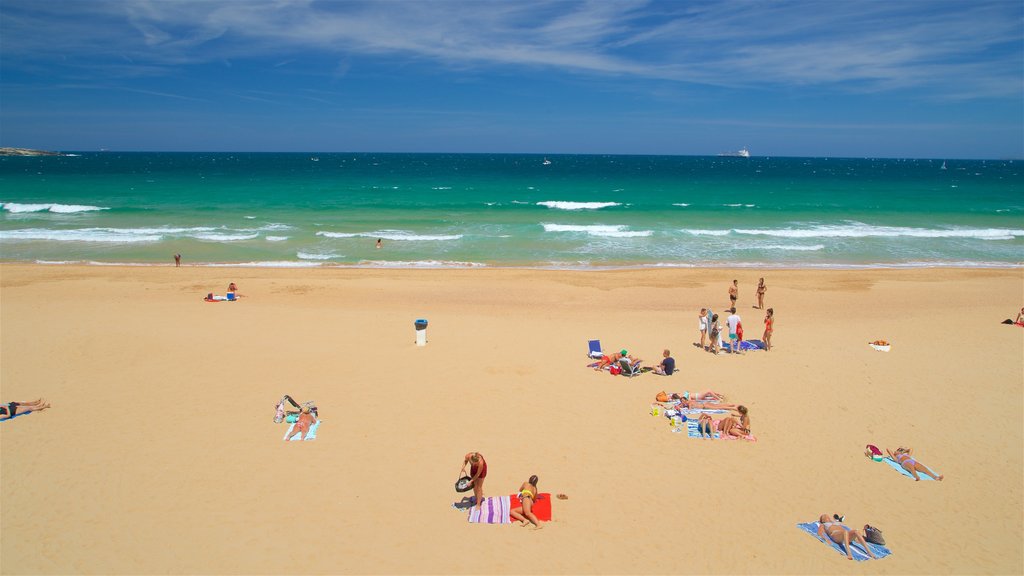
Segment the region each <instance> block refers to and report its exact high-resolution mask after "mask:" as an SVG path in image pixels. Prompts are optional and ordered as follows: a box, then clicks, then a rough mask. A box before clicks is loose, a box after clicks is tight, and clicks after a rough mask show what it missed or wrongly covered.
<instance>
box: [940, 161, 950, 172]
mask: <svg viewBox="0 0 1024 576" xmlns="http://www.w3.org/2000/svg"><path fill="white" fill-rule="evenodd" d="M939 170H949V168H946V161H945V160H943V161H942V168H939Z"/></svg>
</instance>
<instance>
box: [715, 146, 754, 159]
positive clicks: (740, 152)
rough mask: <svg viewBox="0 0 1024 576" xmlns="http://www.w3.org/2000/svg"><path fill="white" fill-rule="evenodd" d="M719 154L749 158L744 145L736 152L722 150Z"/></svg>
mask: <svg viewBox="0 0 1024 576" xmlns="http://www.w3.org/2000/svg"><path fill="white" fill-rule="evenodd" d="M719 156H727V157H729V158H750V151H749V150H747V149H746V147H744V148H741V149H740V150H737V151H736V152H722V153H721V154H719Z"/></svg>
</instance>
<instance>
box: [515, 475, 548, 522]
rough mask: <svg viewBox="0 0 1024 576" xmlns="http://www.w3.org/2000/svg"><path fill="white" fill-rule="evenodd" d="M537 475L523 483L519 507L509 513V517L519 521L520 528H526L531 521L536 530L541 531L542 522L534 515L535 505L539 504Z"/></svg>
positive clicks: (520, 488)
mask: <svg viewBox="0 0 1024 576" xmlns="http://www.w3.org/2000/svg"><path fill="white" fill-rule="evenodd" d="M537 494H538V492H537V475H536V474H534V475H533V476H530V479H529V480H527V481H526V482H523V484H522V486H520V487H519V506H518V507H516V508H513V509H512V511H511V512H509V513H508V515H509V516H511V517H512V518H515V519H516V520H518V521H519V525H520V526H526V521H527V520H529V521H530V523H531V524H533V525H534V528H535V529H536V530H540V528H541V526H540V522H539V521H538V520H537V516H536V515H535V514H534V513H533V505H534V503H535V502H537Z"/></svg>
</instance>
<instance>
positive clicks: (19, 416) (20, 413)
mask: <svg viewBox="0 0 1024 576" xmlns="http://www.w3.org/2000/svg"><path fill="white" fill-rule="evenodd" d="M29 414H31V412H18V413H17V414H15V415H14V416H11V417H10V418H4V419H3V420H0V422H8V421H11V420H14V419H15V418H21V417H22V416H28V415H29Z"/></svg>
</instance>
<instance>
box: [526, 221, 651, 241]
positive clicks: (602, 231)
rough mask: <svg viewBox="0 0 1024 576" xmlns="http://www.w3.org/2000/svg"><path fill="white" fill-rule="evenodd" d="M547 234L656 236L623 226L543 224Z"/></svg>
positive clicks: (617, 236)
mask: <svg viewBox="0 0 1024 576" xmlns="http://www.w3.org/2000/svg"><path fill="white" fill-rule="evenodd" d="M541 226H543V227H544V231H545V232H584V233H586V234H589V235H591V236H605V237H610V238H639V237H644V236H650V235H652V234H654V232H653V231H651V230H627V228H628V226H624V225H622V224H615V225H608V224H589V225H576V224H541Z"/></svg>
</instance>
